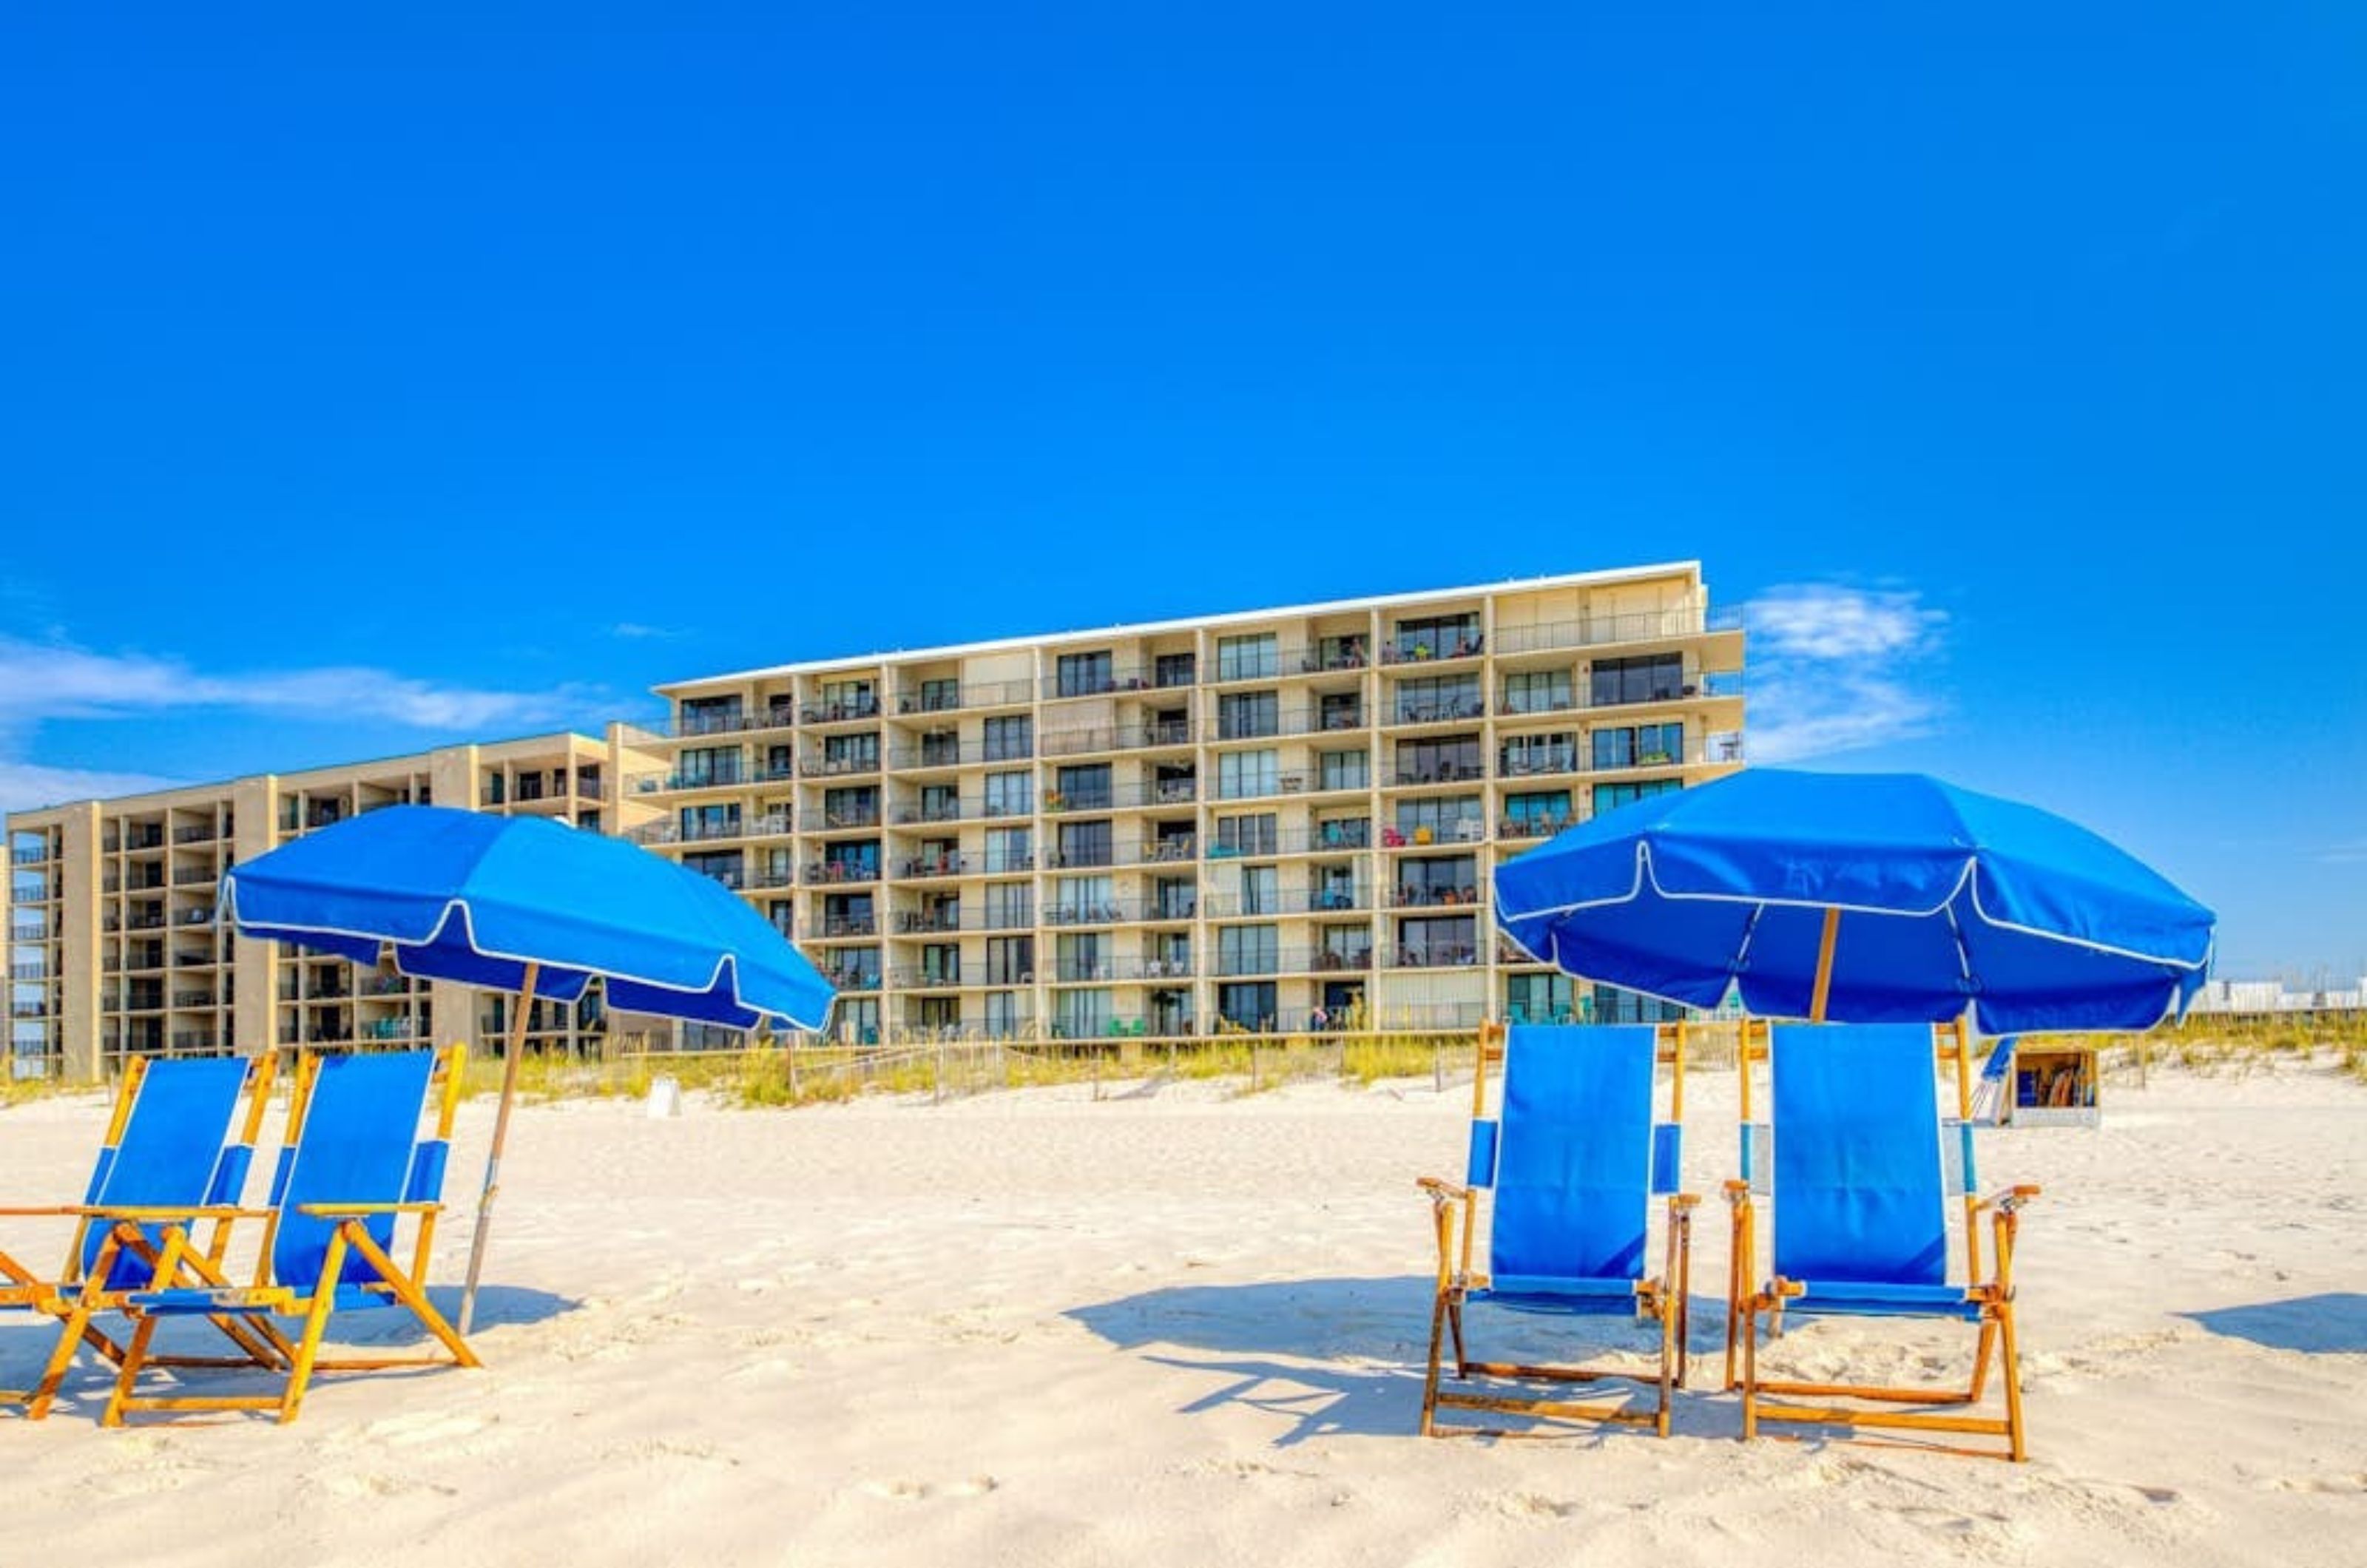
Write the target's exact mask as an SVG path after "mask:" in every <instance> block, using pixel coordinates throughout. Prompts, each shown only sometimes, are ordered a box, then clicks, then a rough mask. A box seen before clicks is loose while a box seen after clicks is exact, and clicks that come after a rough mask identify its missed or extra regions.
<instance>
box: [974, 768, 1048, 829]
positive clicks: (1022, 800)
mask: <svg viewBox="0 0 2367 1568" xmlns="http://www.w3.org/2000/svg"><path fill="white" fill-rule="evenodd" d="M1035 783H1036V775H1035V774H1033V773H1029V772H1027V771H1026V770H1025V768H1022V769H1020V770H1018V771H1017V772H1014V773H989V774H987V775H986V814H987V815H988V816H989V817H1025V816H1026V815H1027V814H1028V813H1029V812H1030V811H1033V810H1034V809H1035V795H1034V788H1035Z"/></svg>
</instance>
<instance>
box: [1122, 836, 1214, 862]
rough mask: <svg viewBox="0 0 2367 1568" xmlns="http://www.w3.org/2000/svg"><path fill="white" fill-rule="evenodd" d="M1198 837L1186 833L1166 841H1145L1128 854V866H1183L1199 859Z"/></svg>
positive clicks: (1165, 839)
mask: <svg viewBox="0 0 2367 1568" xmlns="http://www.w3.org/2000/svg"><path fill="white" fill-rule="evenodd" d="M1199 852H1200V840H1199V838H1198V836H1197V835H1195V834H1192V833H1183V834H1180V835H1172V836H1170V837H1168V838H1164V839H1145V840H1142V841H1141V842H1140V843H1138V844H1136V845H1134V846H1133V847H1132V848H1131V849H1129V850H1128V851H1127V864H1128V865H1171V864H1181V863H1185V862H1189V861H1193V860H1196V859H1198V858H1199Z"/></svg>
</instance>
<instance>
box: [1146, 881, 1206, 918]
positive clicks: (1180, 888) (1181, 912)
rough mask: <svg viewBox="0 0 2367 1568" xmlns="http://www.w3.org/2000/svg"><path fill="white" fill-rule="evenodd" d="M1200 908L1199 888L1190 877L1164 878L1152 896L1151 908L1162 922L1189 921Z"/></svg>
mask: <svg viewBox="0 0 2367 1568" xmlns="http://www.w3.org/2000/svg"><path fill="white" fill-rule="evenodd" d="M1199 906H1200V900H1199V894H1198V886H1197V884H1195V883H1194V882H1193V880H1192V879H1191V878H1190V877H1188V876H1162V877H1161V878H1160V879H1159V886H1158V887H1157V889H1156V890H1155V891H1154V892H1153V894H1152V896H1151V907H1152V908H1155V909H1157V910H1158V912H1159V919H1162V920H1188V919H1191V918H1192V916H1193V913H1194V911H1195V910H1196V909H1198V908H1199Z"/></svg>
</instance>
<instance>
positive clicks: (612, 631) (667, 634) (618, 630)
mask: <svg viewBox="0 0 2367 1568" xmlns="http://www.w3.org/2000/svg"><path fill="white" fill-rule="evenodd" d="M608 635H609V636H610V637H625V638H628V639H630V640H641V639H655V640H659V641H672V640H673V639H674V638H675V637H681V636H683V635H684V634H683V633H682V632H679V631H677V630H675V629H674V627H672V626H646V625H643V624H642V623H641V622H640V621H618V622H617V624H616V625H615V626H610V627H609V628H608Z"/></svg>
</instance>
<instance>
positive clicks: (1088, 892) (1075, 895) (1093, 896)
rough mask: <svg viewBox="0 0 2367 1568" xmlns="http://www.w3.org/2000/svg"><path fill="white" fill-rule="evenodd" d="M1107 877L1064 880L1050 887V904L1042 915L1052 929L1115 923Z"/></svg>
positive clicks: (1111, 894)
mask: <svg viewBox="0 0 2367 1568" xmlns="http://www.w3.org/2000/svg"><path fill="white" fill-rule="evenodd" d="M1112 886H1114V885H1113V884H1112V882H1111V881H1110V879H1109V878H1108V877H1106V876H1064V877H1061V878H1060V879H1059V880H1058V881H1057V882H1055V883H1053V884H1052V901H1051V903H1050V905H1049V906H1048V907H1047V908H1046V909H1045V911H1044V916H1045V919H1048V920H1049V921H1050V922H1051V923H1053V924H1055V925H1081V924H1086V923H1092V924H1096V925H1108V924H1112V923H1114V922H1116V919H1117V898H1116V895H1115V894H1114V893H1113V892H1112V891H1111V888H1112Z"/></svg>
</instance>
